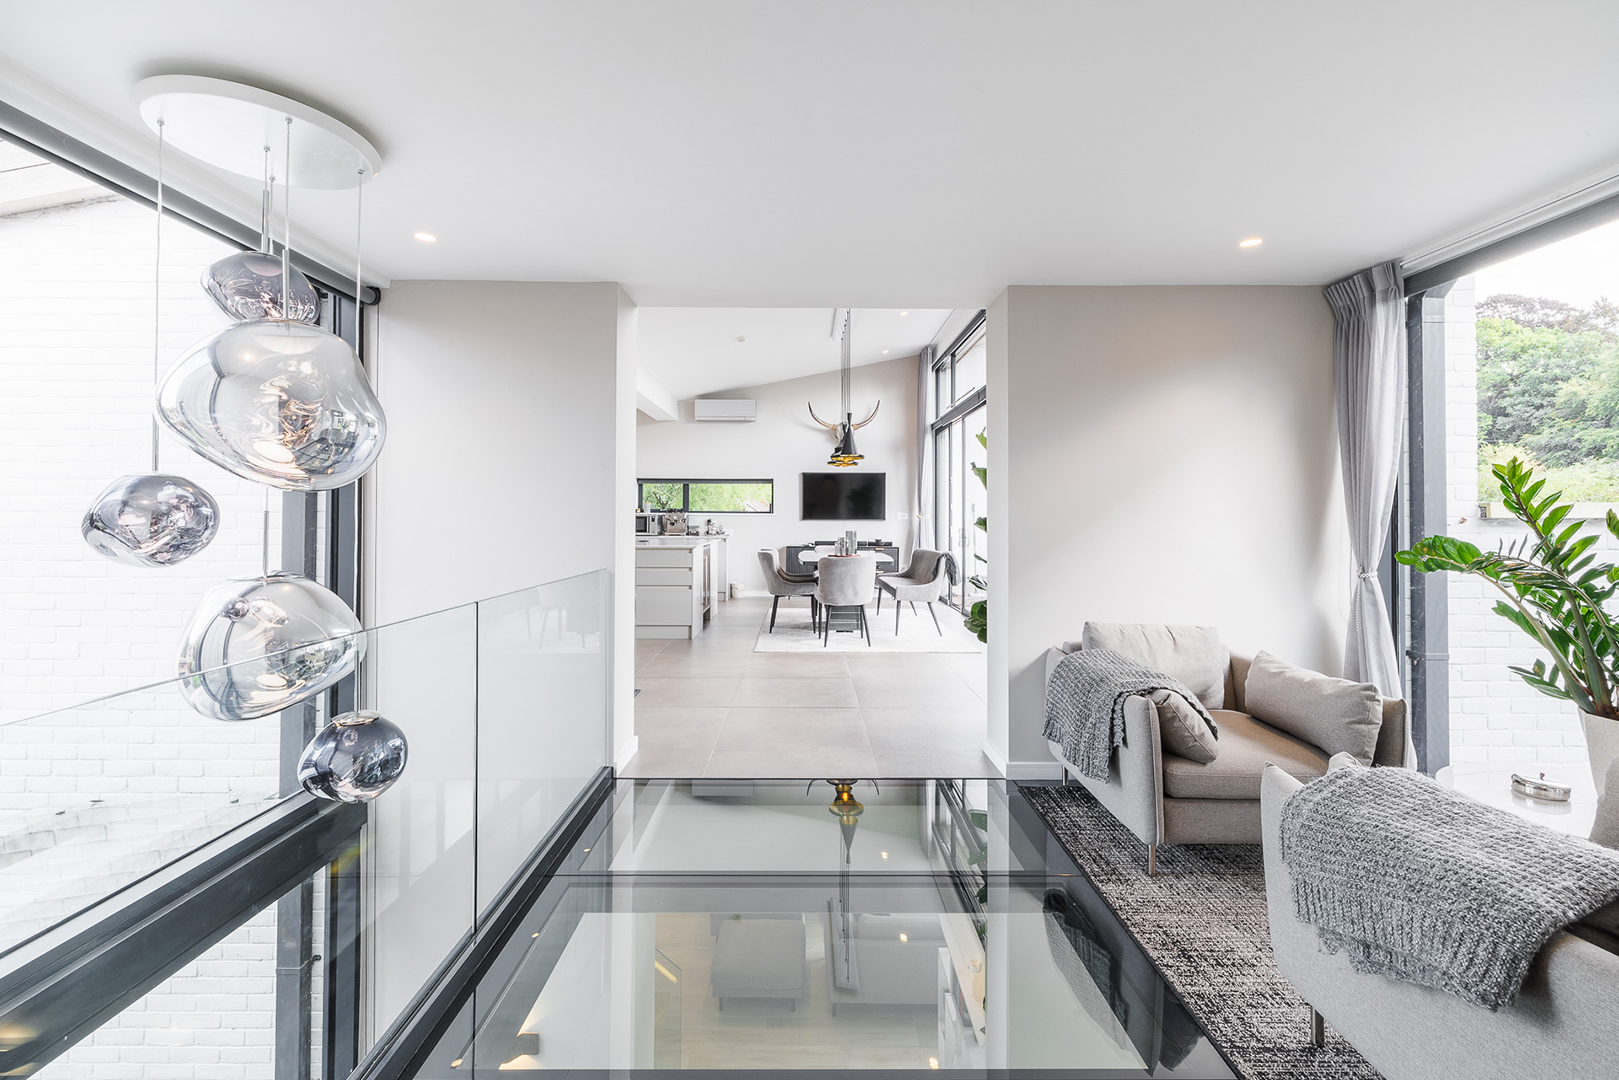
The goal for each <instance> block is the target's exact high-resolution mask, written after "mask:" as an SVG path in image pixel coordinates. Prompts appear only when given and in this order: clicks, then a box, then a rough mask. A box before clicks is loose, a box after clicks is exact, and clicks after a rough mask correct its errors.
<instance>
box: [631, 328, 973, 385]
mask: <svg viewBox="0 0 1619 1080" xmlns="http://www.w3.org/2000/svg"><path fill="white" fill-rule="evenodd" d="M833 311H834V309H833V308H660V307H643V308H640V309H639V310H638V311H637V312H636V319H637V322H638V323H639V330H638V337H637V346H636V355H637V358H638V361H639V363H640V365H641V368H642V369H643V370H644V371H645V372H646V373H647V374H648V375H650V376H652V377H653V378H654V379H656V380H657V381H658V383H659V384H660V385H661V386H662V387H663V388H664V389H665V390H667V391H668V392H669V393H670V394H671V395H673V396H674V398H675V399H676V400H677V401H684V400H685V399H687V398H691V397H697V396H699V395H701V394H713V393H718V392H719V391H722V390H734V389H737V388H739V387H744V386H757V385H759V384H761V383H768V382H779V381H781V380H783V379H797V378H801V377H803V376H805V375H816V374H819V373H820V372H823V371H835V370H836V369H837V367H838V363H839V360H840V356H841V352H840V346H839V338H838V337H836V336H833V335H832V332H831V331H832V312H833ZM949 317H950V310H949V309H945V310H942V311H941V310H937V309H927V310H923V309H917V310H912V309H910V308H886V309H885V308H857V309H856V310H855V313H854V329H853V336H852V338H851V342H852V345H853V348H852V350H851V355H850V363H852V364H853V365H854V366H856V367H859V366H861V365H864V364H876V363H880V362H881V361H884V360H898V359H899V358H900V357H902V356H915V355H916V354H917V353H918V352H920V351H921V350H922V346H924V345H926V344H927V343H928V342H930V341H932V340H933V339H934V336H935V335H936V334H937V333H938V332H939V329H940V327H941V326H943V325H944V322H945V320H946V319H947V318H949ZM738 338H742V339H743V340H741V341H738V340H737V339H738ZM943 344H949V343H948V342H944V343H943Z"/></svg>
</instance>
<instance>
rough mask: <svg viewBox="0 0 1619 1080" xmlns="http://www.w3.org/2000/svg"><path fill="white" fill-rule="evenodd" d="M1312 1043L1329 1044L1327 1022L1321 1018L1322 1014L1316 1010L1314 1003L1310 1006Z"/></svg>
mask: <svg viewBox="0 0 1619 1080" xmlns="http://www.w3.org/2000/svg"><path fill="white" fill-rule="evenodd" d="M1310 1045H1311V1046H1314V1047H1322V1046H1325V1045H1327V1023H1326V1021H1325V1020H1323V1019H1322V1018H1321V1014H1320V1013H1318V1012H1316V1011H1315V1006H1314V1005H1311V1006H1310Z"/></svg>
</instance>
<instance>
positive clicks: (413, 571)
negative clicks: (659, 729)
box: [366, 281, 635, 748]
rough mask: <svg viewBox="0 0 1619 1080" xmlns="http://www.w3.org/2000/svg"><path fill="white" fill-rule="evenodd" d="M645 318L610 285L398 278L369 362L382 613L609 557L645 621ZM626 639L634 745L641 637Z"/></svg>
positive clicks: (626, 620)
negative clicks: (639, 570)
mask: <svg viewBox="0 0 1619 1080" xmlns="http://www.w3.org/2000/svg"><path fill="white" fill-rule="evenodd" d="M634 331H635V308H634V305H633V304H631V303H630V301H629V298H628V297H627V296H625V295H624V290H623V289H621V288H619V286H618V285H617V284H615V283H613V282H593V283H583V284H578V283H552V282H522V281H414V282H395V283H394V287H393V288H390V289H389V290H388V292H387V294H386V297H385V298H384V300H383V303H382V307H381V313H380V317H379V318H378V328H377V337H376V348H375V357H374V360H373V365H372V366H373V369H374V375H373V378H374V381H375V383H376V386H377V392H378V395H379V396H380V397H381V398H382V401H383V404H384V405H385V406H386V407H387V410H388V446H387V449H386V450H385V451H384V453H383V455H382V458H381V460H380V461H379V462H378V464H377V467H376V469H375V471H374V472H373V473H372V475H371V476H370V477H369V478H368V479H367V485H368V487H369V491H368V498H369V501H368V515H367V521H366V544H367V549H366V553H367V558H368V559H369V560H370V563H369V566H370V576H369V579H368V586H369V588H368V589H367V594H368V611H367V625H378V624H381V623H387V622H392V621H395V620H398V619H402V618H407V617H410V616H414V615H420V614H423V613H425V612H429V611H436V610H438V609H440V608H445V607H450V606H453V605H455V604H465V603H469V602H471V601H474V600H478V599H481V598H484V597H489V596H495V595H498V594H500V593H504V592H510V591H512V590H514V589H522V588H527V587H528V586H531V585H537V584H539V583H541V582H545V581H554V580H556V579H558V578H563V577H568V576H571V575H574V574H581V573H585V572H587V571H591V570H598V569H602V568H607V569H609V570H613V571H615V612H616V617H617V618H618V620H620V625H625V626H629V625H633V621H634V615H633V611H634V608H633V604H634V593H633V585H632V584H631V579H632V578H633V571H632V570H631V567H632V566H633V559H634V552H633V549H632V546H631V545H632V541H631V539H630V533H631V531H632V528H633V523H632V520H631V512H632V510H633V508H634V501H635V494H634V489H633V483H634V475H633V470H632V469H631V468H630V467H629V466H628V465H627V464H626V462H627V459H628V455H629V453H630V452H631V442H630V440H631V439H632V438H633V435H632V434H631V433H632V431H633V427H632V425H633V416H634V407H635V406H634V401H635V345H634V341H635V332H634ZM619 583H621V584H622V588H620V587H619ZM616 637H617V638H619V639H621V640H619V641H618V642H617V646H618V650H619V651H618V652H616V653H615V656H614V663H615V670H614V688H615V693H614V698H615V710H614V711H615V715H616V716H618V717H622V718H624V720H623V722H622V723H621V724H618V725H616V727H615V735H614V745H615V748H622V746H623V744H625V743H627V742H628V740H629V738H630V727H629V721H628V717H629V716H630V714H631V711H632V710H631V699H632V697H633V689H632V683H631V681H630V679H631V673H632V671H633V668H634V641H633V637H632V635H630V634H627V633H626V634H620V635H616Z"/></svg>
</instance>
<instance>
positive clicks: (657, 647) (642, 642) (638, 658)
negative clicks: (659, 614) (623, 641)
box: [635, 638, 669, 671]
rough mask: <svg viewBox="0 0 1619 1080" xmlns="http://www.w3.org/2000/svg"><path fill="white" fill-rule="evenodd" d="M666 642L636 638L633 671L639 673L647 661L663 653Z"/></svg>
mask: <svg viewBox="0 0 1619 1080" xmlns="http://www.w3.org/2000/svg"><path fill="white" fill-rule="evenodd" d="M667 644H669V643H668V642H667V641H657V640H652V639H648V638H637V639H636V641H635V670H637V671H640V670H641V668H642V667H644V666H645V665H646V663H647V662H648V661H650V660H651V659H653V658H654V657H655V656H657V655H658V654H659V653H660V652H662V651H663V647H664V646H665V645H667Z"/></svg>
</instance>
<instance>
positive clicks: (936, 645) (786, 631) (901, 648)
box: [753, 597, 984, 653]
mask: <svg viewBox="0 0 1619 1080" xmlns="http://www.w3.org/2000/svg"><path fill="white" fill-rule="evenodd" d="M789 603H790V605H791V606H789ZM933 611H934V614H936V615H938V616H939V625H938V627H937V628H935V627H934V625H933V620H932V619H930V618H928V609H927V608H926V607H924V606H923V605H921V604H918V605H916V610H915V611H914V612H913V611H912V610H911V609H910V606H909V605H907V606H906V608H905V610H904V611H902V612H900V617H899V633H898V634H897V635H896V634H895V633H894V609H893V606H892V602H891V601H889V600H887V599H885V600H884V601H883V610H882V612H881V613H880V614H879V613H878V611H877V606H876V605H875V604H872V605H870V606H868V607H867V608H866V624H867V626H869V627H870V629H871V644H870V645H867V644H866V638H865V635H863V634H854V633H848V634H843V633H835V634H833V635H832V639H831V641H829V642H827V643H826V644H824V645H823V644H822V642H821V635H820V634H818V633H816V632H815V630H814V628H813V627H811V626H810V612H809V605H808V604H806V603H805V602H804V601H803V600H802V599H799V598H797V597H794V598H793V599H792V601H790V602H789V601H787V600H783V601H782V604H781V608H780V610H779V611H778V612H777V613H776V632H775V633H773V634H772V633H770V611H769V609H768V608H767V609H766V610H765V618H764V622H762V623H760V624H759V640H758V641H756V642H755V643H754V646H753V651H754V652H861V653H866V652H886V653H929V652H932V653H974V652H982V651H983V649H984V645H983V643H982V642H980V641H979V640H978V639H977V638H976V637H974V636H973V635H972V634H971V633H969V632H968V630H967V628H966V627H965V626H962V625H961V615H960V613H959V612H957V611H956V610H955V609H953V608H947V607H945V606H944V605H943V604H934V605H933ZM941 631H942V633H941Z"/></svg>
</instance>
